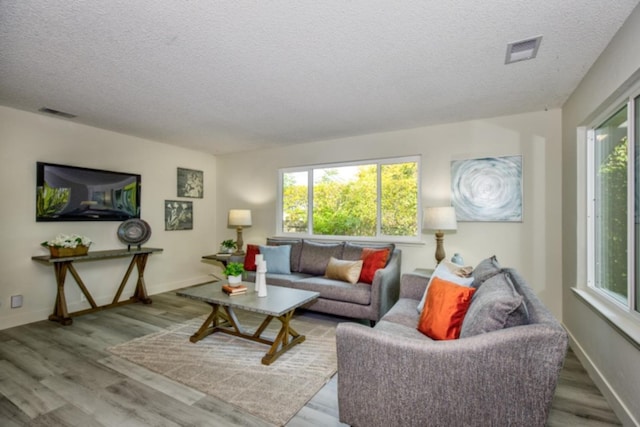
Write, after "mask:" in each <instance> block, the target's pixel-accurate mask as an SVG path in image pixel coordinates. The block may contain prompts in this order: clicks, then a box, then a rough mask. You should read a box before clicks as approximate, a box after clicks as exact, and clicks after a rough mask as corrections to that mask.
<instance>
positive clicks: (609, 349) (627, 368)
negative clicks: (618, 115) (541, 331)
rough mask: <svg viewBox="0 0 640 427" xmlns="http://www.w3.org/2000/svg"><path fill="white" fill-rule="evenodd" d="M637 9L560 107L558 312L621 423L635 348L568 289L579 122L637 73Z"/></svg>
mask: <svg viewBox="0 0 640 427" xmlns="http://www.w3.org/2000/svg"><path fill="white" fill-rule="evenodd" d="M638 40H640V9H639V8H636V9H635V11H634V12H633V13H632V14H631V16H630V17H629V18H628V20H627V22H626V23H625V25H624V26H623V27H622V28H621V29H620V31H619V32H618V34H617V35H616V36H615V37H614V38H613V40H612V41H611V43H610V45H609V46H608V47H607V48H606V49H605V51H604V52H603V53H602V54H601V56H600V57H599V59H598V60H597V61H596V63H595V64H594V66H593V67H592V68H591V70H589V72H588V74H587V75H586V77H585V78H584V79H583V81H582V82H581V83H580V85H579V86H578V88H577V89H576V90H575V91H574V93H573V94H572V95H571V97H570V98H569V100H568V101H567V102H566V103H565V105H564V106H563V109H562V126H563V131H562V147H563V149H562V159H563V164H562V188H563V204H562V212H563V220H562V224H563V227H562V228H563V233H564V239H563V249H562V257H563V261H564V265H563V295H562V297H563V313H564V318H563V320H564V324H565V326H566V327H567V329H568V330H569V333H570V335H571V338H572V341H573V345H572V346H573V348H574V349H575V350H576V353H577V354H578V357H579V358H580V359H581V361H582V362H583V364H584V365H585V367H586V368H587V370H588V371H589V373H590V374H591V376H592V377H593V378H594V380H595V381H596V383H597V384H598V386H599V387H600V389H601V390H602V391H603V393H604V394H605V396H607V398H608V399H609V401H610V403H611V404H612V406H613V407H614V410H615V411H616V413H617V414H618V416H619V417H620V418H621V420H622V421H623V423H624V424H625V425H631V424H637V423H639V422H640V399H638V396H639V395H640V370H639V369H638V367H639V366H640V351H639V350H638V349H637V348H636V347H635V346H633V345H632V344H631V343H630V342H628V341H627V340H626V339H625V338H624V337H623V336H621V335H620V334H619V333H618V332H617V331H616V329H614V328H612V327H611V326H610V325H609V324H608V323H607V322H606V321H605V320H604V319H602V318H601V317H599V315H598V314H596V312H595V311H594V310H593V309H592V308H590V307H588V306H587V305H586V303H584V302H583V301H582V300H580V299H578V298H577V297H576V295H575V294H574V293H573V292H572V291H571V288H573V287H580V286H585V285H586V283H583V282H584V280H585V277H586V271H585V270H586V249H585V242H586V241H585V233H586V223H585V218H586V216H585V215H584V209H585V205H584V204H585V183H584V167H583V165H582V164H581V162H583V161H584V157H583V153H584V149H583V148H582V147H580V149H579V146H580V145H582V144H583V143H584V142H583V141H578V140H577V138H576V129H577V127H578V126H582V125H586V124H588V121H589V120H591V119H593V116H594V114H596V113H597V112H598V111H600V110H601V108H602V106H603V105H607V104H608V103H609V102H610V101H607V99H610V98H612V97H615V96H616V93H618V92H619V91H620V90H622V89H624V86H625V84H626V82H627V81H629V78H630V76H632V75H633V74H634V73H635V74H636V76H639V75H640V73H639V71H640V50H638V48H637V47H638V46H637V44H638Z"/></svg>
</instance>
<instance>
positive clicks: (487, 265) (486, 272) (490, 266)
mask: <svg viewBox="0 0 640 427" xmlns="http://www.w3.org/2000/svg"><path fill="white" fill-rule="evenodd" d="M501 271H502V267H501V266H500V264H499V263H498V259H497V258H496V256H495V255H494V256H492V257H489V258H487V259H484V260H482V261H480V264H478V266H477V267H476V268H474V269H473V271H472V272H471V276H472V277H473V284H472V285H471V286H472V287H474V288H478V287H479V286H480V285H482V283H483V282H484V281H485V280H488V279H490V278H492V277H493V276H495V275H496V274H498V273H500V272H501Z"/></svg>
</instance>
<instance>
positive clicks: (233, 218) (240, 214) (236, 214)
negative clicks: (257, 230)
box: [229, 209, 251, 227]
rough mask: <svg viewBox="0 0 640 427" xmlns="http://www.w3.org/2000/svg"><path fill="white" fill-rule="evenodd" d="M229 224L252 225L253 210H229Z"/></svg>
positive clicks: (235, 225)
mask: <svg viewBox="0 0 640 427" xmlns="http://www.w3.org/2000/svg"><path fill="white" fill-rule="evenodd" d="M229 225H230V226H232V227H248V226H250V225H251V211H250V210H249V209H231V210H229Z"/></svg>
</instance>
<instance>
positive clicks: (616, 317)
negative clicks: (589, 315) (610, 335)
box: [571, 288, 640, 350]
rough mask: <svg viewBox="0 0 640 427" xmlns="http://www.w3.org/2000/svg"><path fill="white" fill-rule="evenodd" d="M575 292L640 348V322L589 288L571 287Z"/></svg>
mask: <svg viewBox="0 0 640 427" xmlns="http://www.w3.org/2000/svg"><path fill="white" fill-rule="evenodd" d="M571 290H572V291H573V293H574V294H575V295H576V296H577V297H578V298H579V299H580V300H581V301H583V302H584V303H585V304H587V306H589V307H590V308H591V309H592V310H593V311H594V312H595V313H596V314H598V315H599V316H600V317H601V318H602V319H603V320H605V321H606V322H607V323H608V324H609V325H610V326H611V327H612V328H614V329H615V330H616V331H617V332H618V333H619V334H620V335H622V336H623V337H624V338H625V339H626V340H627V341H629V343H631V344H632V345H633V346H634V347H635V348H636V349H638V350H640V322H639V321H638V319H635V318H634V317H633V316H632V315H630V314H629V313H626V312H624V311H623V310H621V309H620V308H619V307H617V306H616V305H615V304H613V303H612V302H609V301H607V300H606V299H605V298H603V297H601V296H600V295H597V294H596V293H595V292H593V291H591V290H588V289H579V288H571Z"/></svg>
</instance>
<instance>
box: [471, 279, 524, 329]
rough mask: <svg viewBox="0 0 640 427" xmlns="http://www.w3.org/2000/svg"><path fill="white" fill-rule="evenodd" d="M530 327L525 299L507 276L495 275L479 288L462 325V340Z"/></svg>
mask: <svg viewBox="0 0 640 427" xmlns="http://www.w3.org/2000/svg"><path fill="white" fill-rule="evenodd" d="M528 323H529V319H528V313H527V309H526V306H525V304H524V298H523V297H522V295H520V294H519V293H518V292H517V291H516V290H515V288H514V286H513V283H512V282H511V280H510V278H509V274H508V273H500V274H496V275H494V276H493V277H491V278H490V279H487V280H486V281H485V282H484V283H483V284H482V286H480V287H479V288H477V291H476V292H475V293H474V294H473V298H472V299H471V305H470V306H469V310H468V311H467V314H466V315H465V317H464V321H463V322H462V329H461V331H460V338H465V337H471V336H474V335H478V334H484V333H487V332H491V331H497V330H500V329H504V328H508V327H512V326H519V325H525V324H528Z"/></svg>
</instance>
